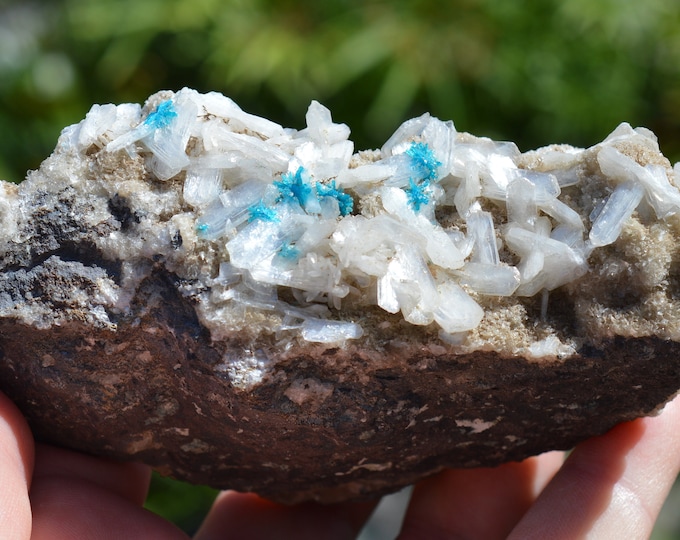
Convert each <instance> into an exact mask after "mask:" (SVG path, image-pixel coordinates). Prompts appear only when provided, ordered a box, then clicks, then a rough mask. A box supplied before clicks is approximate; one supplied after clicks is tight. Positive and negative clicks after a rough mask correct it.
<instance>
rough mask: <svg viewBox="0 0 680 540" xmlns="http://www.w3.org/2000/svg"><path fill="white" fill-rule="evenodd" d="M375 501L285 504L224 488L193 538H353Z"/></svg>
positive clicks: (270, 539) (304, 539) (256, 539)
mask: <svg viewBox="0 0 680 540" xmlns="http://www.w3.org/2000/svg"><path fill="white" fill-rule="evenodd" d="M377 503H378V501H375V502H363V503H341V504H335V505H322V504H317V503H303V504H299V505H296V506H285V505H282V504H277V503H273V502H271V501H267V500H266V499H262V498H261V497H258V496H257V495H254V494H244V493H237V492H235V491H225V492H223V493H221V494H220V495H219V496H218V498H217V500H216V501H215V504H214V505H213V507H212V509H211V510H210V513H209V514H208V517H207V518H206V519H205V521H204V522H203V526H202V527H201V529H200V530H199V532H198V533H197V534H196V536H195V537H194V539H195V540H218V539H226V538H239V539H243V540H260V539H262V540H272V539H276V538H282V539H283V538H296V539H299V540H306V539H310V540H312V539H313V540H318V539H319V538H324V539H329V540H331V539H332V540H336V539H337V540H345V539H354V538H356V536H357V534H358V533H359V531H360V530H361V528H362V527H363V525H364V523H365V522H366V520H367V519H368V517H369V516H370V515H371V512H372V511H373V509H374V508H375V506H376V504H377Z"/></svg>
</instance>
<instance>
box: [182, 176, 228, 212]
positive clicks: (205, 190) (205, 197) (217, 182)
mask: <svg viewBox="0 0 680 540" xmlns="http://www.w3.org/2000/svg"><path fill="white" fill-rule="evenodd" d="M221 191H222V172H221V171H220V170H219V169H194V170H189V171H187V174H186V179H185V180H184V201H185V202H186V203H188V204H191V205H193V206H203V205H206V204H208V203H210V202H212V201H214V200H215V199H216V198H217V197H219V195H220V192H221Z"/></svg>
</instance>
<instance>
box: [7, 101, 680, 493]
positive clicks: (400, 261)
mask: <svg viewBox="0 0 680 540" xmlns="http://www.w3.org/2000/svg"><path fill="white" fill-rule="evenodd" d="M349 136H350V130H349V128H348V127H347V126H346V125H344V124H338V123H334V122H333V121H332V119H331V114H330V112H329V111H328V110H327V109H326V108H325V107H323V106H322V105H321V104H319V103H317V102H312V104H311V105H310V107H309V109H308V112H307V115H306V127H305V128H304V129H299V130H296V129H290V128H284V127H282V126H280V125H278V124H276V123H274V122H271V121H269V120H266V119H264V118H260V117H257V116H254V115H251V114H248V113H246V112H244V111H243V110H241V109H240V108H239V107H238V106H237V105H236V104H235V103H234V102H233V101H232V100H230V99H229V98H227V97H225V96H223V95H221V94H217V93H208V94H200V93H198V92H196V91H194V90H190V89H183V90H181V91H179V92H176V93H173V92H159V93H158V94H156V95H154V96H152V97H150V98H149V100H148V101H147V103H146V104H145V105H144V106H143V107H141V106H139V105H136V104H123V105H118V106H116V105H102V106H99V105H95V106H93V107H92V109H91V110H90V112H89V113H88V114H87V116H86V118H85V119H84V120H83V121H81V122H80V123H79V124H76V125H73V126H70V127H67V128H66V129H64V130H63V132H62V134H61V136H60V138H59V141H58V144H57V148H56V150H55V152H54V154H53V155H52V156H51V157H49V158H48V159H47V160H46V161H45V162H44V163H43V165H42V166H41V168H40V169H39V170H37V171H33V172H31V173H29V176H28V179H27V180H26V181H25V182H24V183H23V184H21V185H20V186H18V187H17V186H14V185H11V184H7V183H3V184H2V185H0V221H1V223H2V227H0V251H2V253H3V257H2V267H1V270H2V275H1V277H0V347H2V352H3V357H2V360H0V377H2V380H3V382H2V383H1V384H2V385H1V386H0V388H1V389H3V390H4V391H7V392H8V393H9V394H10V395H11V396H12V397H13V398H14V399H16V400H17V402H19V404H20V406H21V407H22V409H23V410H24V411H25V412H26V414H27V415H28V416H29V419H30V420H31V422H32V423H33V424H34V426H35V429H36V432H37V433H38V434H39V436H41V437H43V438H45V439H46V440H50V441H53V442H57V443H59V444H67V445H71V446H74V447H76V448H80V449H83V450H87V451H91V452H96V453H103V454H106V455H111V456H113V457H118V458H121V457H122V458H129V459H142V460H145V461H146V462H148V463H150V464H152V465H154V466H156V467H158V468H159V469H161V470H163V471H165V472H169V473H172V474H175V475H177V476H180V477H183V478H188V479H191V480H193V481H200V482H207V483H212V484H214V485H218V486H220V487H235V488H237V489H244V490H255V491H258V492H260V493H263V494H264V495H267V496H271V497H274V498H277V499H279V500H287V501H295V500H304V499H309V498H314V499H317V500H327V501H331V500H342V499H346V498H352V497H357V496H363V495H368V494H371V493H374V492H375V493H379V492H383V491H389V490H391V489H397V488H399V487H400V486H401V485H404V484H405V483H407V482H410V481H413V480H415V479H417V478H418V477H420V476H422V475H424V474H430V473H432V472H434V471H436V470H438V469H440V468H441V467H443V466H475V465H480V464H494V463H499V462H502V461H504V460H507V459H521V458H522V457H525V456H527V455H531V454H532V453H536V452H539V451H543V450H547V449H550V448H557V447H561V448H565V447H568V446H569V445H571V444H573V443H575V442H576V441H578V440H580V439H582V438H584V437H586V436H589V435H593V434H596V433H601V432H602V431H604V430H606V429H608V428H609V427H611V426H612V425H614V424H615V423H616V422H619V421H622V420H627V419H630V418H634V417H636V416H639V415H642V414H649V413H651V412H653V411H654V410H656V409H657V407H658V406H660V405H661V404H662V403H664V402H665V401H666V400H667V399H668V398H670V397H671V396H672V395H673V394H674V393H675V392H676V391H677V389H678V388H680V370H679V369H678V366H677V365H676V362H675V361H674V358H675V357H677V356H678V354H677V353H678V350H679V349H680V346H678V342H680V248H679V247H678V241H677V240H678V236H679V235H680V191H679V190H678V188H677V185H678V183H679V182H678V178H679V177H678V175H679V174H680V168H679V167H678V166H676V167H675V168H674V167H672V166H671V164H670V163H669V162H668V160H667V159H666V158H665V157H664V156H663V155H662V154H661V152H660V151H659V146H658V143H657V140H656V137H655V136H654V134H653V133H651V132H650V131H649V130H647V129H644V128H636V129H633V128H632V127H631V126H629V125H628V124H621V125H620V126H619V127H618V128H616V129H615V130H614V131H613V132H612V133H611V135H609V136H608V137H607V138H606V139H605V140H604V141H603V142H601V143H599V144H597V145H595V146H593V147H591V148H588V149H579V148H573V147H570V146H566V145H552V146H548V147H545V148H541V149H539V150H535V151H529V152H525V153H522V152H520V151H519V149H518V148H517V146H516V145H514V144H513V143H505V142H496V141H492V140H490V139H487V138H480V137H475V136H472V135H470V134H467V133H460V132H457V131H456V129H455V127H454V125H453V123H452V122H443V121H441V120H439V119H437V118H434V117H432V116H430V115H428V114H424V115H422V116H420V117H418V118H414V119H412V120H408V121H406V122H404V123H403V124H402V125H401V126H400V127H399V128H398V129H397V130H396V131H395V133H394V134H393V135H392V136H391V137H390V138H389V140H388V141H387V142H386V143H385V144H384V145H383V146H382V148H380V149H378V150H368V151H359V152H356V149H355V148H354V145H353V143H352V142H351V140H350V138H349ZM31 336H33V337H31ZM36 340H37V341H39V343H38V342H37V341H36ZM22 357H23V358H24V359H22ZM29 357H30V358H36V360H35V362H33V363H31V362H29V361H27V360H25V358H29ZM85 372H87V373H88V374H87V376H85V375H83V373H85ZM518 381H519V382H518ZM608 381H609V382H608ZM520 382H521V384H520ZM72 384H73V385H74V386H73V387H71V386H70V385H72ZM607 384H609V385H610V386H611V387H612V389H611V391H606V390H604V389H603V388H606V387H607ZM522 385H525V386H524V387H522ZM574 385H580V386H581V389H580V390H579V391H577V392H576V395H574ZM189 388H191V390H189ZM67 390H68V391H67ZM579 392H581V393H580V394H579ZM66 394H68V395H69V396H71V397H69V398H66V397H65V395H66ZM43 395H44V396H46V397H44V398H43V397H38V396H43ZM55 396H56V398H55ZM59 396H61V397H59ZM159 396H161V397H159ZM163 396H165V397H163ZM54 399H57V400H59V399H70V400H71V402H70V405H69V406H68V407H67V409H69V410H72V411H73V415H74V416H77V413H78V411H82V410H86V411H88V412H87V414H85V415H84V416H85V417H87V418H81V419H80V420H73V418H70V419H67V420H68V421H64V422H63V423H62V424H59V422H57V421H56V420H55V417H56V416H57V414H56V413H55V412H54V410H53V411H52V412H50V411H49V407H50V403H52V402H53V400H54ZM41 400H42V401H41ZM149 400H151V401H152V402H153V405H150V404H149V403H150V401H149ZM69 422H70V423H69ZM541 423H543V424H552V425H551V426H547V425H544V426H543V427H540V429H539V427H537V424H541ZM67 424H68V425H69V426H71V427H68V428H67V427H66V425H67ZM74 426H75V427H74ZM98 426H100V427H98ZM131 426H132V427H131ZM76 428H77V429H76ZM60 430H61V431H60ZM69 430H70V431H69ZM79 430H80V431H79ZM273 432H276V433H278V435H280V436H281V438H280V439H279V444H278V445H276V446H277V448H275V449H272V448H268V446H271V445H270V444H268V443H267V440H268V439H267V437H271V435H272V433H273ZM278 435H277V436H278ZM305 438H306V440H311V441H312V442H310V443H305V442H303V441H304V440H305ZM310 438H311V439H310ZM239 445H241V446H239ZM303 447H304V448H303ZM386 448H387V450H386ZM381 452H382V453H381ZM319 459H322V460H323V462H324V463H327V464H329V467H330V468H329V469H328V470H329V471H330V473H329V472H328V471H324V470H323V469H320V468H319V467H320V466H319V464H318V463H317V464H316V465H314V461H318V460H319ZM236 469H238V470H239V471H240V472H239V473H238V474H237V473H235V472H234V470H236ZM263 471H264V472H263ZM301 471H304V472H301ZM239 475H240V476H239Z"/></svg>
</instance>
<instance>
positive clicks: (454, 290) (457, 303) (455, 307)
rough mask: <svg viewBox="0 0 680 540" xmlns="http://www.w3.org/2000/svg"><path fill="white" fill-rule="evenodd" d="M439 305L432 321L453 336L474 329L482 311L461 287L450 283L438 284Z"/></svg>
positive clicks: (481, 316)
mask: <svg viewBox="0 0 680 540" xmlns="http://www.w3.org/2000/svg"><path fill="white" fill-rule="evenodd" d="M437 292H438V293H439V303H438V306H437V308H436V309H435V311H434V320H435V321H436V322H437V324H438V325H439V326H441V327H442V330H444V332H447V333H449V334H455V333H457V332H465V331H467V330H472V329H473V328H476V327H477V325H478V324H479V323H480V322H481V320H482V318H483V317H484V310H483V309H482V308H481V306H480V305H479V304H477V302H475V301H474V300H473V299H472V298H471V297H470V296H469V295H468V294H467V293H466V292H465V291H464V290H463V289H462V288H461V287H459V286H458V285H456V284H455V283H453V282H452V281H446V282H444V283H441V284H439V286H438V288H437Z"/></svg>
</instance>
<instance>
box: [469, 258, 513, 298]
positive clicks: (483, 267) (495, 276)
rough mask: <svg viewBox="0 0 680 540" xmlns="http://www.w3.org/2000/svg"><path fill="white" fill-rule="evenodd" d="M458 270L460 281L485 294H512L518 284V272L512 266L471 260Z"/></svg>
mask: <svg viewBox="0 0 680 540" xmlns="http://www.w3.org/2000/svg"><path fill="white" fill-rule="evenodd" d="M460 272H461V282H462V283H464V284H465V285H467V286H468V287H470V288H471V289H472V290H473V291H475V292H477V293H479V294H483V295H487V296H512V294H513V293H514V292H515V291H516V290H517V287H519V284H520V273H519V270H518V269H517V268H516V267H514V266H502V265H494V264H488V263H474V262H471V263H468V264H466V265H465V267H464V268H463V269H462V270H460Z"/></svg>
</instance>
